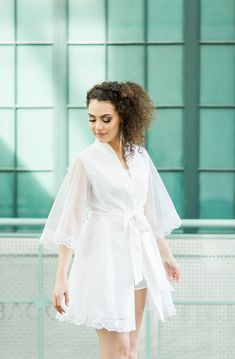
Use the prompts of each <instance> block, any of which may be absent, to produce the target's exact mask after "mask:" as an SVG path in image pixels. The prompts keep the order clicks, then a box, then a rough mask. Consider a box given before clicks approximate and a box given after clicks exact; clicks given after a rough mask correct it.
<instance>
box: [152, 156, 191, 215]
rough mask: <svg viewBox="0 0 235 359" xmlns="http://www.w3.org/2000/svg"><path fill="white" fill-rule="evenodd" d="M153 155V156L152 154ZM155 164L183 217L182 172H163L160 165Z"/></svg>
mask: <svg viewBox="0 0 235 359" xmlns="http://www.w3.org/2000/svg"><path fill="white" fill-rule="evenodd" d="M151 157H152V156H151ZM155 166H156V168H157V170H158V172H159V175H160V176H161V178H162V180H163V183H164V185H165V187H166V189H167V191H168V193H169V195H170V197H171V199H172V201H173V203H174V205H175V207H176V209H177V211H179V215H180V216H181V217H182V218H183V217H184V213H183V203H184V202H183V189H184V186H183V176H182V173H173V172H168V171H167V172H165V171H164V172H161V171H160V168H159V166H158V165H157V164H156V162H155Z"/></svg>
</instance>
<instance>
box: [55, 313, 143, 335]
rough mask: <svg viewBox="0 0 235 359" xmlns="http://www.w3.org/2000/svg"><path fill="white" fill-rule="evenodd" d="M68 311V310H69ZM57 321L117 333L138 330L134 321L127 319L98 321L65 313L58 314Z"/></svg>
mask: <svg viewBox="0 0 235 359" xmlns="http://www.w3.org/2000/svg"><path fill="white" fill-rule="evenodd" d="M67 310H68V309H67ZM55 319H58V320H59V321H67V322H70V323H73V324H76V325H81V324H83V325H87V326H91V327H94V328H96V329H103V328H104V329H107V330H108V331H116V332H119V333H121V332H130V331H132V330H135V329H136V324H135V321H134V320H127V319H97V320H91V319H89V318H87V317H83V318H82V317H78V316H74V315H72V314H71V313H68V312H65V313H63V314H60V313H58V312H57V313H56V316H55Z"/></svg>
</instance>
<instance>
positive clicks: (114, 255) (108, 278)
mask: <svg viewBox="0 0 235 359" xmlns="http://www.w3.org/2000/svg"><path fill="white" fill-rule="evenodd" d="M87 107H88V116H89V126H90V129H91V131H92V132H93V134H94V135H95V140H94V142H93V143H92V144H91V145H90V146H88V147H87V148H85V149H84V150H82V151H80V152H79V153H78V154H77V156H76V157H75V159H74V160H73V162H72V164H71V166H70V167H69V169H68V171H67V174H66V176H65V178H64V181H63V183H62V185H61V187H60V189H59V191H58V193H57V196H56V198H55V201H54V204H53V206H52V208H51V211H50V214H49V216H48V219H47V222H46V225H45V227H44V230H43V233H42V235H41V238H40V242H41V243H43V244H44V245H45V246H47V247H52V248H54V249H55V251H56V253H58V254H59V256H58V268H57V273H56V283H55V288H54V292H53V305H54V307H55V309H56V310H57V313H56V319H58V320H62V321H69V322H71V323H74V324H77V325H79V324H84V325H88V326H93V327H94V328H95V329H96V333H97V335H98V338H99V344H100V349H101V355H102V358H104V359H109V358H110V359H116V358H117V359H119V358H129V359H130V358H136V354H137V347H138V334H139V330H140V325H141V321H142V316H143V311H144V308H145V304H146V305H147V309H149V310H151V311H152V312H153V314H154V318H155V319H157V318H159V319H160V320H162V321H165V318H167V317H170V316H173V315H175V313H176V310H175V307H174V304H173V301H172V297H171V291H175V289H174V288H173V287H172V286H171V284H170V283H169V281H168V279H171V280H175V281H177V282H178V281H179V278H180V269H179V266H178V264H177V262H176V261H175V259H174V257H173V255H172V253H171V250H170V248H169V246H168V244H167V242H166V239H165V238H164V236H165V235H166V234H169V233H171V231H172V230H173V229H174V228H178V227H180V226H181V224H182V222H181V220H180V218H179V216H178V213H177V212H176V210H175V207H174V205H173V203H172V201H171V198H170V196H169V194H168V192H167V190H166V188H165V186H164V184H163V182H162V180H161V177H160V175H159V174H158V171H157V169H156V168H155V166H154V164H153V162H152V160H151V158H150V156H149V154H148V152H147V150H146V149H145V147H144V140H145V136H144V131H145V130H147V129H148V128H149V126H150V124H151V121H152V120H153V113H154V106H153V103H152V101H151V100H150V98H149V96H148V94H147V93H146V92H145V91H144V89H143V88H142V86H140V85H138V84H137V83H133V82H122V83H119V82H117V81H113V82H103V83H101V84H97V85H95V86H94V87H93V88H92V89H90V91H88V93H87ZM85 214H86V215H85ZM72 254H74V259H73V264H72V266H71V270H70V272H69V277H68V279H67V273H68V269H69V264H70V260H71V256H72ZM167 275H168V278H167ZM65 306H66V307H65Z"/></svg>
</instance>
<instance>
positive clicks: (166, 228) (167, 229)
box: [153, 219, 182, 239]
mask: <svg viewBox="0 0 235 359" xmlns="http://www.w3.org/2000/svg"><path fill="white" fill-rule="evenodd" d="M181 226H182V221H181V220H180V219H179V220H178V221H175V222H174V223H171V224H168V223H167V222H164V223H163V227H162V228H161V229H158V230H156V231H154V230H153V233H154V234H155V237H156V239H161V238H163V237H165V236H167V235H169V234H171V232H172V231H173V230H174V229H176V228H179V227H181Z"/></svg>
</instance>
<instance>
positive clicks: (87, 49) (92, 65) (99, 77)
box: [69, 46, 105, 106]
mask: <svg viewBox="0 0 235 359" xmlns="http://www.w3.org/2000/svg"><path fill="white" fill-rule="evenodd" d="M84 69H85V70H84ZM104 79H105V50H104V47H103V46H70V47H69V103H73V104H78V105H80V106H85V105H86V93H87V91H88V90H89V89H90V87H92V86H94V85H95V84H96V83H99V82H102V81H104Z"/></svg>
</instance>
